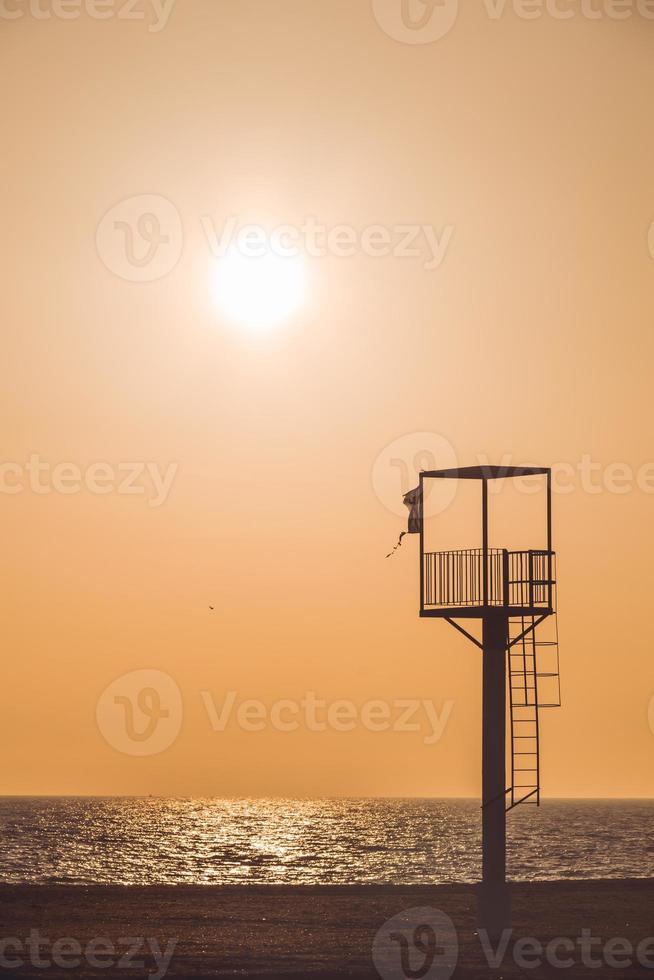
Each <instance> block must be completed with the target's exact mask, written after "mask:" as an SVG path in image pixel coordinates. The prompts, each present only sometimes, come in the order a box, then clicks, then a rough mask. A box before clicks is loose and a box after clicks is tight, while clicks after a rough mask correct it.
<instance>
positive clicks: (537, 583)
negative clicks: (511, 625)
mask: <svg viewBox="0 0 654 980" xmlns="http://www.w3.org/2000/svg"><path fill="white" fill-rule="evenodd" d="M554 563H555V555H554V552H550V551H505V550H502V549H500V548H491V549H489V551H488V562H487V565H486V568H484V552H483V549H481V548H468V549H466V550H464V551H430V552H426V553H425V555H424V569H423V571H424V596H423V600H424V601H423V606H424V607H428V606H432V607H433V606H435V607H443V606H450V607H457V606H459V607H470V606H511V607H520V608H529V609H534V608H538V607H542V608H552V587H553V585H554V583H555V568H554Z"/></svg>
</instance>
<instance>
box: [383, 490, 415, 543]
mask: <svg viewBox="0 0 654 980" xmlns="http://www.w3.org/2000/svg"><path fill="white" fill-rule="evenodd" d="M402 503H403V504H404V506H405V507H408V508H409V522H408V525H407V530H406V531H402V533H401V534H400V536H399V538H398V539H397V544H396V545H395V547H394V548H393V550H392V551H390V552H389V553H388V554H387V555H386V557H387V558H390V557H391V555H394V554H395V552H396V551H397V549H398V548H399V547H400V546H401V544H402V538H403V537H404V535H405V534H420V513H421V511H422V494H421V493H420V487H419V486H417V487H416V488H415V490H409V492H408V493H405V494H404V497H403V498H402Z"/></svg>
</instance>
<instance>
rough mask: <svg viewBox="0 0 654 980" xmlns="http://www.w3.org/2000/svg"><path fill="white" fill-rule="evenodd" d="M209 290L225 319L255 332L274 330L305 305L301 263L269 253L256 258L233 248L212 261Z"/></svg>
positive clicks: (302, 265) (299, 259)
mask: <svg viewBox="0 0 654 980" xmlns="http://www.w3.org/2000/svg"><path fill="white" fill-rule="evenodd" d="M211 288H212V293H213V299H214V303H215V306H216V309H217V310H218V312H219V313H220V314H221V315H222V316H224V317H225V318H226V319H228V320H230V321H232V322H233V323H236V324H238V325H240V326H244V327H250V328H252V329H255V330H259V329H267V328H270V327H275V326H277V325H278V324H280V323H283V322H284V321H285V320H288V319H290V318H291V317H292V316H293V315H294V314H296V313H297V312H298V311H299V310H300V309H301V307H302V305H303V303H304V300H305V296H306V272H305V267H304V261H303V259H302V257H301V256H299V255H296V256H292V257H283V256H281V255H277V254H275V252H273V251H270V250H268V251H266V252H265V254H263V255H260V256H257V257H256V258H255V257H253V256H249V255H244V254H243V253H242V252H240V251H238V249H235V248H232V249H230V250H229V251H228V252H227V253H226V254H225V255H224V256H223V257H222V258H220V259H215V260H214V261H213V262H212V266H211Z"/></svg>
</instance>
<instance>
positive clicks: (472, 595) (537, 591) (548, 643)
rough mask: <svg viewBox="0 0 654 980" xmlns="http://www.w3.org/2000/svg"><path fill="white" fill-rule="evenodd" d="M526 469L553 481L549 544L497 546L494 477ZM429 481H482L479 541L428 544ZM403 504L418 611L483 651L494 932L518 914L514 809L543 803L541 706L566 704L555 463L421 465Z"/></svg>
mask: <svg viewBox="0 0 654 980" xmlns="http://www.w3.org/2000/svg"><path fill="white" fill-rule="evenodd" d="M518 477H542V478H543V480H544V482H545V491H546V514H545V529H546V530H545V541H544V542H543V543H544V547H541V548H534V549H532V550H526V551H525V550H522V551H509V550H507V549H502V548H497V547H491V545H490V543H489V483H490V482H491V481H495V480H513V479H516V478H518ZM430 480H473V481H476V482H478V483H479V485H480V504H481V538H482V540H481V542H480V543H481V547H479V548H472V549H470V548H468V549H465V550H459V551H431V550H429V548H428V546H427V545H428V542H427V540H426V532H425V519H424V501H425V491H426V485H427V482H428V481H430ZM404 502H405V504H406V505H407V506H408V507H409V508H410V517H409V529H408V530H409V533H417V534H419V536H420V615H421V616H422V617H425V618H434V619H444V620H445V621H446V622H447V623H449V624H450V625H451V626H453V627H454V628H455V629H457V630H458V631H459V632H460V633H463V635H464V636H466V637H467V638H468V639H469V640H471V641H472V642H473V643H474V644H475V645H476V646H477V647H479V648H480V649H481V650H482V653H483V658H482V663H483V667H482V673H483V707H482V712H483V720H482V745H483V747H482V834H483V861H482V882H481V885H480V891H479V905H478V922H479V926H480V927H482V928H485V929H487V930H488V931H489V932H490V933H491V934H499V933H501V931H502V930H503V929H505V928H507V927H509V926H510V921H511V904H510V897H509V891H508V887H507V884H506V813H507V811H509V810H512V809H513V808H514V807H517V806H519V805H521V804H535V805H539V804H540V726H539V712H540V709H541V708H544V707H558V706H559V705H560V684H559V658H558V635H557V633H556V556H555V554H554V551H553V550H552V477H551V470H549V469H546V468H542V467H533V466H530V467H525V466H522V467H506V466H471V467H464V468H462V469H448V470H433V471H427V472H422V473H421V474H420V485H419V486H418V487H417V488H416V489H415V490H413V491H411V493H409V494H407V495H406V496H405V498H404ZM550 617H552V619H553V622H554V634H553V635H554V639H551V638H547V639H543V638H541V633H540V631H539V627H541V624H543V623H544V622H545V620H547V619H549V618H550ZM457 620H458V622H457ZM474 620H477V621H480V623H481V636H480V637H479V638H478V637H476V636H475V635H474V634H473V633H472V632H471V631H470V630H471V628H473V625H474V624H473V621H474ZM550 622H551V621H550ZM551 635H552V634H551V631H550V636H551ZM544 647H547V648H548V650H547V653H548V654H549V657H548V659H549V661H550V663H549V665H548V670H546V671H542V670H541V669H540V667H539V657H540V655H541V653H543V652H544V651H543V648H544ZM507 678H508V683H507ZM544 678H548V679H549V683H548V687H549V694H550V696H549V700H545V699H540V698H539V689H540V688H541V686H542V684H543V681H544ZM552 681H553V682H554V683H553V684H552V683H551V682H552ZM507 693H508V698H507ZM552 695H553V696H552ZM507 703H508V719H507ZM507 734H508V736H509V737H508V741H509V745H508V752H507ZM507 755H508V757H509V758H510V779H509V780H507V770H508V769H509V766H507Z"/></svg>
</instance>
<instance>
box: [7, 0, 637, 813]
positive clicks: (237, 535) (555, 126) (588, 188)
mask: <svg viewBox="0 0 654 980" xmlns="http://www.w3.org/2000/svg"><path fill="white" fill-rule="evenodd" d="M116 2H118V0H116ZM8 6H9V7H13V5H12V4H11V3H9V4H8ZM43 6H46V3H45V0H44V2H43ZM3 9H5V8H3ZM575 9H576V8H575ZM653 40H654V22H653V21H649V20H646V19H644V18H643V17H642V16H633V17H632V18H631V19H628V20H624V21H617V20H615V19H612V18H610V17H608V16H605V17H600V18H599V19H597V20H592V21H591V20H589V19H588V18H585V17H584V16H582V15H581V14H579V13H577V14H576V15H575V16H574V17H573V18H572V19H570V20H565V21H564V20H558V19H556V18H553V17H551V16H549V15H544V16H543V17H542V18H541V19H539V20H526V19H523V18H521V17H519V16H517V15H516V14H515V13H514V12H512V11H511V10H507V11H506V12H505V13H504V14H503V15H502V17H501V18H499V19H492V18H491V17H489V16H488V14H487V13H486V12H485V11H484V9H483V7H481V6H480V7H478V6H477V5H467V6H466V7H465V8H462V9H461V11H460V14H459V18H458V21H457V23H456V25H455V26H454V27H453V29H452V30H451V31H450V33H449V34H447V36H444V37H442V38H441V39H440V40H436V41H434V42H433V43H429V44H424V45H423V44H406V43H402V42H401V41H399V40H397V39H395V38H393V37H390V36H389V35H388V34H387V33H385V32H384V31H383V30H382V29H381V27H380V25H379V23H377V21H376V20H375V16H374V13H373V10H372V9H371V6H370V4H369V3H367V2H365V0H362V2H361V3H356V4H353V3H351V2H346V0H330V2H329V3H328V4H326V3H307V2H306V0H279V2H274V3H273V2H270V3H262V2H254V0H238V2H237V3H236V2H234V3H226V2H222V0H221V2H217V0H177V4H176V6H175V8H174V9H173V10H172V12H171V13H170V18H169V20H168V21H167V23H166V25H165V27H163V29H161V30H160V31H156V32H155V31H150V30H148V24H147V23H146V22H144V21H139V20H134V21H127V20H123V19H119V18H117V17H113V18H108V19H107V20H103V21H99V20H96V19H93V18H91V17H89V16H88V15H86V14H84V15H83V16H81V17H80V18H79V19H76V20H72V19H71V20H62V19H60V18H57V17H53V18H52V19H49V20H46V19H43V20H41V19H37V18H35V17H34V16H33V15H32V14H30V13H29V12H27V13H25V14H24V15H23V16H21V17H17V18H16V19H12V20H8V19H2V18H0V64H1V66H2V67H1V68H0V71H1V72H2V75H3V80H4V88H5V91H6V92H7V93H8V97H7V98H6V99H5V103H4V127H3V129H4V133H5V150H4V153H3V160H2V170H3V180H2V182H1V184H0V194H1V195H2V201H1V205H2V214H3V226H4V234H3V236H2V237H3V244H2V251H3V254H2V261H3V269H4V276H3V290H2V300H1V302H2V308H3V318H2V320H3V325H4V343H3V355H4V356H3V372H4V383H3V385H2V387H1V390H0V397H1V398H2V414H1V417H2V425H3V441H2V445H3V449H2V461H3V462H5V463H7V462H8V463H13V464H16V465H17V466H19V467H23V466H24V464H25V462H26V461H27V460H28V459H29V458H30V457H32V456H35V455H36V456H38V457H39V458H40V459H41V460H42V461H44V460H45V461H48V462H49V463H50V464H51V465H52V466H54V465H56V464H58V463H71V464H72V465H74V466H77V467H78V468H79V469H80V470H81V471H83V472H86V471H87V470H88V468H89V467H90V466H91V464H93V463H96V462H98V461H104V462H106V463H108V464H109V465H110V466H111V467H113V468H118V467H119V466H122V465H124V464H126V463H146V462H150V463H151V464H152V466H153V467H154V465H155V464H156V466H157V467H160V468H161V472H163V471H165V470H166V468H167V467H168V466H169V465H174V467H175V476H174V480H173V484H172V488H171V489H170V492H169V494H168V495H167V496H166V499H165V501H164V502H162V503H161V505H160V506H150V505H149V502H148V496H147V494H125V493H118V492H115V490H110V492H108V493H105V494H100V493H94V492H90V491H89V490H88V489H85V490H83V491H82V492H80V493H70V494H64V493H58V492H51V493H38V492H36V491H35V490H34V489H32V488H31V487H29V486H26V487H25V489H23V490H22V492H20V493H3V494H1V495H0V504H1V508H2V514H3V523H2V526H3V529H4V534H3V555H4V558H3V568H4V575H3V593H4V648H5V653H4V658H3V663H4V669H3V685H2V696H1V698H2V710H1V711H0V730H1V737H2V744H3V746H4V751H3V766H2V777H1V783H0V789H1V790H2V791H3V792H5V793H64V794H65V793H93V794H96V793H99V794H103V793H106V794H113V793H146V794H147V793H164V794H183V795H191V794H206V795H213V794H215V795H266V794H275V795H314V794H320V795H339V794H345V795H397V796H400V795H424V796H441V795H442V796H448V795H450V796H451V795H474V794H477V793H478V792H479V784H480V763H479V760H480V678H481V674H480V658H479V655H478V651H476V650H475V648H474V647H472V646H471V645H470V644H467V643H466V641H465V640H464V639H463V638H461V637H459V636H458V635H457V634H455V632H454V631H453V630H451V629H450V628H449V627H447V626H446V625H445V624H444V623H439V622H430V621H420V620H419V619H418V616H417V608H418V591H417V572H418V568H417V559H416V545H417V542H416V541H415V539H406V540H405V544H404V546H403V548H402V549H401V551H400V552H398V554H397V555H396V557H395V558H394V559H393V561H385V560H384V555H385V554H386V552H387V551H388V550H389V548H390V547H391V546H392V545H393V543H394V542H395V540H396V538H397V535H398V533H399V531H400V530H401V527H402V523H403V518H402V517H400V516H399V514H398V513H394V512H393V510H392V507H393V505H394V503H395V502H396V499H397V496H399V493H400V491H401V490H403V489H408V487H406V486H401V485H400V482H401V481H400V478H399V474H400V468H398V467H397V466H391V464H389V463H388V459H389V458H390V457H389V455H388V453H387V455H386V456H385V457H383V459H385V460H386V463H383V465H384V466H386V470H385V471H384V473H382V477H381V480H382V485H383V487H384V488H385V489H383V490H382V491H380V490H379V486H380V484H379V483H376V482H375V478H374V465H375V461H376V460H377V459H378V457H379V456H380V454H381V453H383V452H384V451H385V450H386V449H387V447H389V446H390V445H391V444H393V443H395V441H396V440H400V444H399V445H400V449H399V450H398V451H400V452H401V451H402V447H405V448H406V447H413V445H414V443H413V442H412V434H413V433H434V434H436V435H437V436H439V437H441V442H440V443H439V445H441V446H443V445H445V444H448V445H449V446H450V447H451V449H452V452H453V453H454V455H455V457H456V461H457V462H458V463H460V464H461V465H465V464H469V463H474V462H476V461H477V459H478V458H479V457H480V456H481V457H483V458H487V459H490V460H491V461H494V462H500V461H501V460H502V458H503V455H504V454H505V453H507V454H509V455H510V456H511V457H512V460H511V461H512V462H515V463H521V462H529V463H539V464H542V465H550V464H551V465H557V464H563V463H567V464H571V465H572V466H577V465H578V464H579V463H580V462H581V461H582V460H583V458H584V457H585V456H586V457H590V458H591V459H592V461H593V462H595V463H597V464H599V465H600V469H599V476H598V477H596V478H597V479H599V480H600V481H601V480H603V479H604V477H605V475H606V472H607V468H608V467H610V466H611V464H615V463H623V464H625V465H626V466H628V467H630V468H631V471H632V472H633V473H634V474H636V473H637V472H638V471H639V470H640V468H641V467H643V466H644V465H645V464H648V463H650V462H651V461H653V460H654V441H653V440H652V439H651V438H650V432H651V427H652V426H651V401H652V382H651V365H652V355H653V348H654V339H653V338H654V333H653V331H652V320H653V315H654V261H653V259H652V257H651V255H650V252H649V250H648V229H649V227H650V224H651V222H652V221H653V220H654V184H653V182H652V173H654V131H653V130H652V126H651V106H650V104H649V96H650V93H651V92H652V89H653V86H654V62H653V61H652V56H651V51H652V42H653ZM145 194H147V195H162V196H163V197H165V198H167V199H168V200H169V201H170V202H172V203H173V204H174V207H175V209H176V210H177V212H178V213H179V215H180V216H181V222H182V227H183V239H184V247H183V250H182V252H181V255H180V257H179V261H178V263H177V264H176V266H175V268H174V269H173V270H172V271H171V272H170V273H169V274H168V275H166V276H164V277H163V278H161V279H159V280H157V281H154V282H150V283H140V282H129V281H126V280H125V279H122V278H120V277H119V276H116V275H114V274H113V273H112V272H111V271H110V270H109V269H108V268H107V266H106V264H105V263H103V261H102V260H101V259H102V256H101V255H99V254H98V248H97V246H96V232H97V229H98V225H99V223H100V221H101V219H102V218H103V215H105V214H106V212H107V211H108V210H109V209H111V208H112V207H113V206H114V205H116V204H117V203H118V202H120V201H123V200H124V199H128V198H131V197H133V196H136V195H145ZM230 215H235V216H237V217H238V221H239V223H241V224H248V223H260V224H262V225H264V226H266V227H272V226H276V225H280V224H291V225H295V226H298V225H300V224H301V223H302V222H303V221H304V220H305V219H306V218H307V216H315V217H316V218H317V219H318V221H319V222H322V223H323V224H324V225H325V226H327V227H333V226H336V225H340V224H345V225H348V226H351V227H353V228H355V229H358V230H359V231H360V230H361V229H364V228H368V227H370V226H372V225H374V226H377V225H381V226H383V227H384V228H391V229H395V228H397V227H398V226H401V225H406V224H413V223H415V224H418V225H425V226H429V227H430V228H433V229H437V230H439V232H442V230H443V229H444V228H446V227H448V226H451V228H452V229H453V231H452V236H451V240H450V241H449V245H448V248H447V253H446V255H445V258H444V261H443V262H442V264H440V266H439V267H438V268H436V269H426V268H425V267H424V265H425V256H424V255H421V256H419V257H413V258H411V257H405V258H401V257H397V256H388V257H374V256H371V255H363V254H361V253H360V252H357V253H356V254H354V255H353V256H351V257H349V258H345V257H338V256H334V255H329V256H326V257H324V258H314V259H310V260H309V261H308V271H309V287H308V294H307V299H306V302H305V305H304V306H303V308H302V310H301V312H300V313H299V315H297V316H294V317H292V318H291V319H289V320H287V321H285V322H284V323H282V324H280V325H279V326H278V327H276V328H275V329H272V330H270V331H268V332H264V333H262V334H256V335H255V334H253V333H252V332H250V331H248V330H247V329H242V328H239V327H238V326H236V325H235V324H234V323H231V322H226V320H225V319H224V318H222V317H221V316H220V315H219V314H218V313H217V312H216V310H215V309H214V308H213V306H212V303H211V296H210V289H209V283H208V272H207V268H208V262H209V252H208V246H207V241H206V239H205V236H204V233H203V225H202V217H203V216H205V218H206V216H210V217H211V220H212V221H213V222H214V223H215V225H216V226H217V227H221V226H222V225H223V224H224V222H225V221H226V220H227V219H228V218H229V216H230ZM407 451H408V450H407ZM411 452H413V450H412V449H411ZM439 462H440V461H439ZM446 462H449V460H447V461H446ZM389 466H390V469H389ZM158 472H159V471H158ZM171 472H172V471H171ZM12 473H13V474H14V476H15V475H16V474H17V473H18V471H17V470H12ZM378 475H379V474H378ZM634 480H635V477H634ZM393 481H395V484H394V483H393ZM395 485H396V487H395ZM571 485H572V491H571V492H567V493H558V494H557V495H555V502H554V521H555V524H554V532H555V547H556V549H557V552H558V555H559V582H560V585H559V607H560V617H559V618H560V632H561V644H562V668H563V693H564V705H565V706H564V708H563V709H562V710H561V711H559V712H556V713H551V714H550V715H548V716H547V717H546V718H545V720H544V725H543V788H544V793H545V795H546V796H573V795H580V796H588V795H597V796H611V795H616V796H651V795H652V782H651V773H652V761H653V759H654V734H653V733H652V731H651V730H650V726H649V724H648V706H649V703H650V698H651V697H652V695H653V694H654V667H653V666H652V664H653V659H652V651H651V640H650V628H649V627H650V624H649V614H650V606H651V592H652V589H654V564H653V562H652V554H653V548H652V545H653V544H654V536H653V532H652V527H653V521H652V515H653V514H654V495H652V493H648V492H646V490H645V489H643V488H642V487H640V488H639V487H638V486H637V485H636V484H635V483H634V485H633V486H631V487H630V488H628V491H627V492H624V493H616V492H608V491H607V490H606V489H603V490H602V491H601V492H599V493H591V492H588V491H587V490H584V488H583V487H582V486H581V483H580V480H579V478H575V479H574V480H572V481H571ZM395 489H396V490H397V494H396V493H395ZM453 514H454V512H452V519H451V521H450V522H449V523H448V513H447V512H446V513H445V514H444V515H443V516H442V517H441V518H440V520H441V521H442V522H443V527H444V528H445V527H447V529H448V533H451V532H452V529H453V528H457V527H461V526H462V525H461V524H458V523H456V521H459V520H463V518H461V519H459V518H457V519H456V521H455V520H454V517H453ZM474 519H475V520H476V519H477V513H476V512H475V514H474ZM452 522H454V523H452ZM444 533H445V532H444ZM498 543H500V544H502V543H503V542H498ZM537 544H538V545H540V544H541V542H540V540H539V541H538V542H537ZM466 545H467V541H462V546H466ZM209 604H212V605H214V606H215V611H213V612H211V611H210V610H209V609H208V606H209ZM145 668H147V669H151V670H158V671H162V672H165V673H166V674H169V675H170V676H171V677H172V678H173V679H174V681H175V683H176V684H177V686H178V687H179V690H180V692H181V697H182V701H183V725H182V727H181V731H180V732H179V734H178V736H177V737H176V739H175V740H174V742H173V744H172V745H171V746H170V747H169V748H167V749H166V750H165V751H162V752H161V753H160V754H156V755H150V756H145V757H142V758H141V757H132V756H129V755H126V754H125V753H123V752H121V751H118V750H117V749H116V748H115V747H112V746H111V745H109V744H108V743H107V741H106V740H105V738H103V735H102V733H101V731H100V730H99V728H98V725H97V724H96V704H97V702H98V698H99V697H100V695H101V694H102V692H103V691H104V690H105V688H107V686H108V685H109V684H110V683H111V682H112V681H114V680H115V679H116V678H117V677H119V676H120V675H123V674H125V673H126V672H130V671H134V670H137V669H145ZM203 691H204V692H209V693H210V695H211V697H212V698H213V699H215V703H216V704H220V703H221V702H222V701H223V700H224V698H225V696H226V695H227V692H229V691H234V692H237V698H238V700H239V701H245V700H248V699H255V700H259V701H261V702H262V703H263V704H264V705H265V706H267V707H270V706H271V705H273V704H274V703H275V702H276V701H278V700H279V699H286V700H288V699H291V700H295V701H298V702H299V701H300V700H301V699H302V698H303V697H305V696H306V693H307V692H311V691H313V692H315V694H316V697H317V698H320V699H325V700H326V701H328V702H334V701H336V700H343V699H345V700H349V701H351V702H353V703H354V704H355V705H358V706H361V705H363V704H364V703H366V702H369V701H372V700H379V699H382V700H384V701H386V702H394V701H396V700H398V699H428V700H430V701H431V702H433V704H434V705H435V706H436V707H437V709H438V710H439V711H441V710H442V709H443V706H444V705H447V704H450V708H449V709H448V710H449V712H450V713H449V715H448V720H447V724H446V726H445V729H444V732H443V734H442V737H441V738H440V739H439V740H438V741H437V742H435V743H434V744H425V739H424V735H425V732H424V731H419V732H399V731H393V732H389V731H386V732H373V731H370V730H368V729H367V728H365V727H364V726H363V725H361V724H357V725H356V726H355V728H354V730H353V731H350V732H339V731H334V730H331V731H326V732H316V731H310V730H308V729H307V727H306V726H305V725H302V726H301V727H300V729H299V730H298V731H294V732H280V731H276V730H274V729H271V728H270V726H267V727H265V728H264V730H263V731H260V732H252V731H245V730H243V729H242V728H240V727H239V726H238V724H236V723H230V724H228V725H227V727H226V729H225V731H223V732H216V731H213V730H212V726H211V723H210V720H209V717H208V714H207V711H206V696H205V700H203V696H202V692H203Z"/></svg>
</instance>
